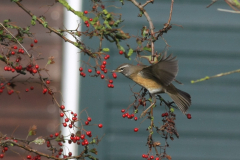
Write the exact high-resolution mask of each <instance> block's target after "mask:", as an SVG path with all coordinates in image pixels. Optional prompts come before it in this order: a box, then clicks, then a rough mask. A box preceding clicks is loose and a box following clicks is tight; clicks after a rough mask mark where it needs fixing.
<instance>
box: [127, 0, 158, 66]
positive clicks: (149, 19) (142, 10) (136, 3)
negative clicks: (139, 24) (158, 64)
mask: <svg viewBox="0 0 240 160" xmlns="http://www.w3.org/2000/svg"><path fill="white" fill-rule="evenodd" d="M130 1H131V2H132V3H133V4H134V5H135V6H137V7H138V8H139V10H140V11H141V12H143V14H144V15H145V17H146V18H147V21H148V23H149V27H150V31H151V36H152V38H151V47H152V61H154V57H155V56H154V55H155V51H154V48H155V47H154V40H155V37H154V25H153V22H152V20H151V18H150V16H149V14H148V13H147V11H146V10H145V9H144V5H145V4H144V5H140V4H139V3H138V2H137V1H136V0H130ZM146 3H147V2H146ZM149 3H150V2H149Z"/></svg>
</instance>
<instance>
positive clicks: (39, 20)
mask: <svg viewBox="0 0 240 160" xmlns="http://www.w3.org/2000/svg"><path fill="white" fill-rule="evenodd" d="M15 3H16V4H17V5H18V6H19V7H20V8H22V9H23V10H24V11H25V12H26V13H27V14H28V15H30V16H31V17H33V16H34V14H33V13H32V12H31V11H29V10H28V9H26V8H25V7H24V6H23V5H22V4H21V3H20V2H15ZM36 20H37V21H38V22H39V23H40V24H42V25H43V26H44V27H46V28H47V29H48V30H49V31H50V32H54V33H55V34H56V35H58V36H59V37H61V38H62V39H63V40H64V41H65V42H69V43H71V44H73V45H74V46H76V42H74V41H71V40H70V39H68V38H66V37H65V36H63V35H62V33H60V32H58V31H57V30H56V29H54V28H52V27H49V26H48V25H45V22H44V21H43V20H42V19H40V18H38V17H37V18H36ZM76 47H78V48H79V49H81V50H84V51H85V53H86V54H88V55H89V56H90V57H92V58H95V57H94V55H93V54H91V52H90V51H88V50H87V49H86V48H83V47H82V46H78V44H77V46H76Z"/></svg>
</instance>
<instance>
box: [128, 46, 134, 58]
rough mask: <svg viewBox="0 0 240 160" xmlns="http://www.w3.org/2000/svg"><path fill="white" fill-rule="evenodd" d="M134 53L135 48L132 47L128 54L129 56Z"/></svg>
mask: <svg viewBox="0 0 240 160" xmlns="http://www.w3.org/2000/svg"><path fill="white" fill-rule="evenodd" d="M132 54H133V49H132V48H130V49H129V51H128V54H127V55H128V57H130V56H131V55H132Z"/></svg>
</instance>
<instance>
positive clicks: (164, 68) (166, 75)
mask: <svg viewBox="0 0 240 160" xmlns="http://www.w3.org/2000/svg"><path fill="white" fill-rule="evenodd" d="M177 73H178V61H177V60H176V57H173V56H172V55H171V54H170V55H169V56H166V55H164V56H163V57H162V58H161V60H160V61H159V62H158V63H156V64H153V65H151V66H148V67H146V68H143V69H142V71H141V74H142V75H143V76H144V77H145V78H151V79H157V80H159V81H160V82H161V83H162V84H163V85H165V86H168V85H169V84H170V83H171V82H172V81H173V80H174V79H175V77H176V76H177Z"/></svg>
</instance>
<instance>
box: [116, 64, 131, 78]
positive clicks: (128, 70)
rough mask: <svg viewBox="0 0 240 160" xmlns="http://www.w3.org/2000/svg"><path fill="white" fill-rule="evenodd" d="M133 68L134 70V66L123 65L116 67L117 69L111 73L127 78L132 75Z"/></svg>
mask: <svg viewBox="0 0 240 160" xmlns="http://www.w3.org/2000/svg"><path fill="white" fill-rule="evenodd" d="M134 68H135V66H134V65H131V64H127V63H124V64H122V65H120V66H119V67H117V69H115V70H113V71H112V72H119V73H122V74H123V75H124V76H127V77H128V76H129V75H131V74H132V73H134Z"/></svg>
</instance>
